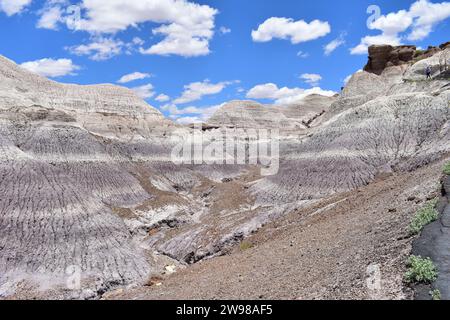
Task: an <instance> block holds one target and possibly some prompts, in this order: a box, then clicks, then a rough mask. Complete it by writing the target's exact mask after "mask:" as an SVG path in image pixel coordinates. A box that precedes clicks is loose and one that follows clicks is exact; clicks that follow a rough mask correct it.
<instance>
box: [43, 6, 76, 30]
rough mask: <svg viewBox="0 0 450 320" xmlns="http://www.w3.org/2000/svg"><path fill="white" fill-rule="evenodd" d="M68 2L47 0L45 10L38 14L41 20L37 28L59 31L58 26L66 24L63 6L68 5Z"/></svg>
mask: <svg viewBox="0 0 450 320" xmlns="http://www.w3.org/2000/svg"><path fill="white" fill-rule="evenodd" d="M67 3H68V2H67V1H66V0H47V2H46V3H45V5H44V8H42V10H40V11H39V12H38V14H39V15H40V18H39V20H38V22H37V24H36V27H38V28H40V29H49V30H57V29H58V24H59V23H60V22H64V18H63V14H64V11H63V6H65V5H67Z"/></svg>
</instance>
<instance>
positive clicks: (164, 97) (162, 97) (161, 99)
mask: <svg viewBox="0 0 450 320" xmlns="http://www.w3.org/2000/svg"><path fill="white" fill-rule="evenodd" d="M155 100H156V101H158V102H167V101H169V100H170V97H169V96H168V95H166V94H163V93H161V94H160V95H158V96H157V97H156V98H155Z"/></svg>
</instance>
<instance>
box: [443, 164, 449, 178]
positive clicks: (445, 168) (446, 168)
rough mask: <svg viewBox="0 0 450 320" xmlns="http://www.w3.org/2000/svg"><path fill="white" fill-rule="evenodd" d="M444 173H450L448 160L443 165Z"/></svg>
mask: <svg viewBox="0 0 450 320" xmlns="http://www.w3.org/2000/svg"><path fill="white" fill-rule="evenodd" d="M444 173H445V174H447V175H450V162H447V163H446V164H445V166H444Z"/></svg>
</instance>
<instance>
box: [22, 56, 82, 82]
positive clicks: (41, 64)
mask: <svg viewBox="0 0 450 320" xmlns="http://www.w3.org/2000/svg"><path fill="white" fill-rule="evenodd" d="M20 66H21V67H22V68H24V69H27V70H28V71H31V72H34V73H37V74H40V75H41V76H44V77H51V78H56V77H62V76H67V75H75V71H77V70H79V69H80V67H79V66H77V65H75V64H74V63H73V62H72V60H70V59H58V60H54V59H51V58H45V59H40V60H35V61H28V62H24V63H22V64H21V65H20Z"/></svg>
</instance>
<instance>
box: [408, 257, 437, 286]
mask: <svg viewBox="0 0 450 320" xmlns="http://www.w3.org/2000/svg"><path fill="white" fill-rule="evenodd" d="M437 275H438V271H437V268H436V266H435V265H434V263H433V261H431V259H430V258H425V259H424V258H422V257H420V256H411V257H409V259H408V271H406V274H405V281H406V282H408V283H431V282H434V281H436V279H437Z"/></svg>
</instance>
